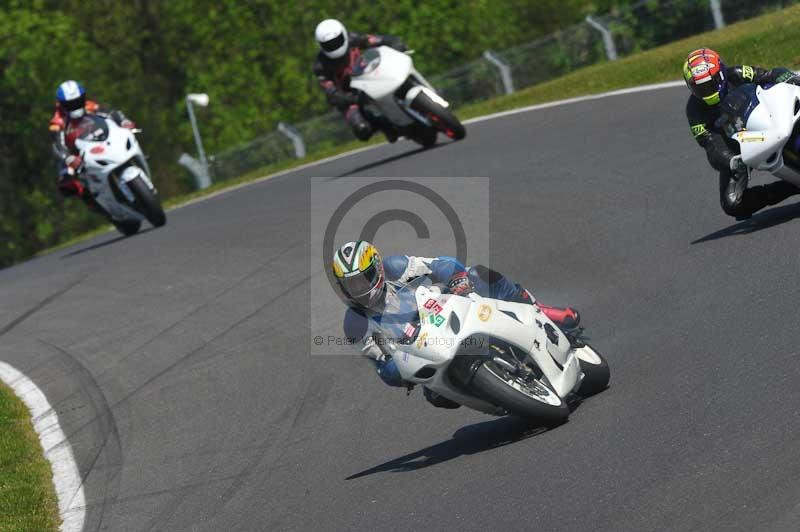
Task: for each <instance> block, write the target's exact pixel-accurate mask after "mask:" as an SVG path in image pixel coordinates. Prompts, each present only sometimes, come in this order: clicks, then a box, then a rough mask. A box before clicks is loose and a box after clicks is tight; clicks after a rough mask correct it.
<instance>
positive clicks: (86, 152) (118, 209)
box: [70, 114, 167, 236]
mask: <svg viewBox="0 0 800 532" xmlns="http://www.w3.org/2000/svg"><path fill="white" fill-rule="evenodd" d="M138 131H139V130H131V129H128V128H124V127H120V126H119V125H117V123H116V122H115V121H114V120H112V119H111V118H109V117H106V116H104V115H100V114H87V115H84V116H83V118H81V120H80V121H79V122H78V123H77V124H74V125H71V126H70V135H72V136H74V142H75V147H76V148H77V150H78V152H79V153H80V155H81V158H82V159H83V166H82V169H81V171H80V173H79V174H78V177H79V178H80V179H81V180H82V181H83V182H84V184H85V185H86V186H87V187H88V189H89V191H90V193H91V195H92V197H93V198H94V201H95V202H96V203H97V205H98V206H99V207H100V209H102V210H103V211H104V213H105V214H106V216H107V217H108V218H109V220H110V221H111V223H113V224H114V226H115V227H116V228H117V229H118V230H119V231H120V232H121V233H123V234H124V235H126V236H129V235H133V234H135V233H136V232H138V231H139V228H140V227H141V224H142V221H143V220H145V219H146V220H147V221H148V222H150V223H151V224H152V225H153V226H154V227H161V226H162V225H164V224H165V223H166V222H167V218H166V215H165V214H164V209H163V208H162V207H161V202H160V200H159V197H158V191H157V190H156V188H155V186H154V185H153V182H152V181H151V179H150V175H151V174H150V168H149V167H148V165H147V160H146V159H145V156H144V153H143V152H142V149H141V147H140V146H139V143H138V142H137V140H136V135H135V133H137V132H138Z"/></svg>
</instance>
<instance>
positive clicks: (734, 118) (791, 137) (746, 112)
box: [716, 83, 800, 187]
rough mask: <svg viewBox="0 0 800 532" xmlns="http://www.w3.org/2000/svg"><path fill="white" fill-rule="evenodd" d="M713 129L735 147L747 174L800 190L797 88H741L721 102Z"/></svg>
mask: <svg viewBox="0 0 800 532" xmlns="http://www.w3.org/2000/svg"><path fill="white" fill-rule="evenodd" d="M716 126H717V127H718V128H720V129H721V130H722V131H723V132H725V134H726V135H728V137H729V138H730V139H731V140H733V142H734V143H735V144H738V146H739V149H740V156H741V158H742V162H744V164H746V165H747V168H748V171H749V172H752V171H753V170H760V171H764V172H769V173H770V174H772V175H774V176H775V177H778V178H780V179H783V180H784V181H788V182H789V183H792V184H793V185H796V186H799V187H800V87H798V86H796V85H792V84H789V83H778V84H776V85H773V86H771V87H768V88H764V87H761V86H759V85H756V84H747V85H742V86H741V87H738V88H737V89H736V90H734V91H732V92H731V93H730V94H728V96H726V97H725V99H724V100H723V102H722V105H721V115H720V118H719V119H718V120H717V122H716Z"/></svg>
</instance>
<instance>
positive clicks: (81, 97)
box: [56, 80, 86, 118]
mask: <svg viewBox="0 0 800 532" xmlns="http://www.w3.org/2000/svg"><path fill="white" fill-rule="evenodd" d="M56 99H57V100H58V103H59V105H61V108H62V109H64V111H66V112H68V113H69V116H70V118H80V117H82V116H83V115H84V113H85V112H86V110H85V106H86V91H85V90H83V87H82V86H81V84H80V83H78V82H77V81H73V80H68V81H65V82H64V83H62V84H61V85H59V86H58V90H56Z"/></svg>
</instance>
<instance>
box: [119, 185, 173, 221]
mask: <svg viewBox="0 0 800 532" xmlns="http://www.w3.org/2000/svg"><path fill="white" fill-rule="evenodd" d="M128 188H130V189H131V192H132V193H133V196H134V197H135V198H136V204H135V207H136V210H138V211H139V212H141V213H142V214H143V215H144V217H145V218H147V221H148V222H150V223H151V224H153V227H161V226H162V225H164V224H165V223H167V215H166V214H164V209H163V208H162V207H161V201H160V200H159V199H158V196H157V195H155V194H154V193H153V191H152V190H150V187H148V186H147V185H146V184H145V182H144V181H143V180H142V178H141V177H137V178H135V179H133V180H131V181H129V182H128Z"/></svg>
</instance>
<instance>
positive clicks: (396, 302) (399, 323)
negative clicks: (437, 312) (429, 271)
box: [378, 275, 432, 344]
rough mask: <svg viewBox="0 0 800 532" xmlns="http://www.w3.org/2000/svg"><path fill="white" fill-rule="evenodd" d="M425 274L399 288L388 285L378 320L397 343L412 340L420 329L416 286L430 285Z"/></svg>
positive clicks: (406, 342) (430, 282)
mask: <svg viewBox="0 0 800 532" xmlns="http://www.w3.org/2000/svg"><path fill="white" fill-rule="evenodd" d="M431 284H432V281H431V280H430V278H428V277H427V276H424V275H423V276H420V277H417V278H416V279H414V280H413V281H411V282H410V283H408V284H406V285H403V286H401V287H399V288H396V289H395V287H393V286H392V287H390V289H389V290H387V294H386V304H385V306H384V310H383V312H382V313H381V316H380V318H379V320H378V321H379V322H380V325H381V329H383V330H384V331H386V332H388V333H390V335H391V337H392V338H393V339H394V340H395V341H396V342H397V343H399V344H408V343H411V342H413V341H414V340H415V339H416V337H417V335H418V334H419V331H420V313H419V306H418V304H417V288H418V287H420V286H430V285H431Z"/></svg>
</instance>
